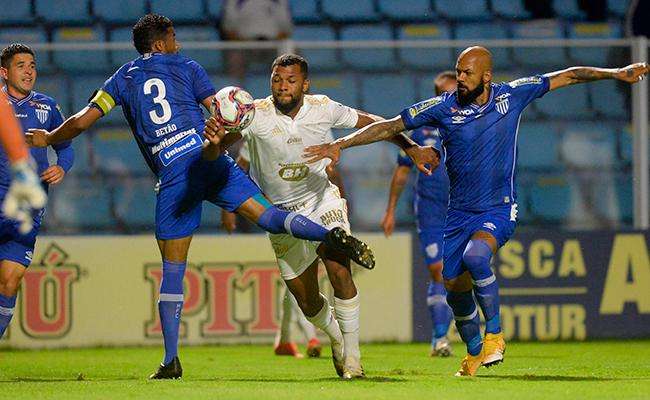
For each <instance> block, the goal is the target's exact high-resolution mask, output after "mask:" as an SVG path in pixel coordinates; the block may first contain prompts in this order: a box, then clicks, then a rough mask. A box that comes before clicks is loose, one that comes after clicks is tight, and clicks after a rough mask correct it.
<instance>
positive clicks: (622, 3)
mask: <svg viewBox="0 0 650 400" xmlns="http://www.w3.org/2000/svg"><path fill="white" fill-rule="evenodd" d="M629 7H630V0H607V9H608V11H609V12H610V13H612V14H614V15H615V16H617V17H625V15H626V13H627V10H628V8H629Z"/></svg>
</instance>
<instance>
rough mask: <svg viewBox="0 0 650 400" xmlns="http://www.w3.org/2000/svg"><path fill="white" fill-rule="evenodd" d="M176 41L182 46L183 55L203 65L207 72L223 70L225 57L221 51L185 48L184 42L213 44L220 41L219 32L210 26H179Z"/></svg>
mask: <svg viewBox="0 0 650 400" xmlns="http://www.w3.org/2000/svg"><path fill="white" fill-rule="evenodd" d="M176 39H177V40H178V43H179V44H180V46H181V54H183V55H185V56H187V57H189V58H191V59H193V60H194V61H196V62H198V63H199V64H201V66H202V67H203V68H205V69H206V70H207V71H220V70H222V69H223V56H222V54H221V53H222V52H221V51H220V50H206V49H195V50H192V49H188V48H185V49H184V48H183V42H208V41H210V42H212V41H217V40H219V34H218V33H217V30H216V29H215V28H213V27H210V26H179V27H177V28H176Z"/></svg>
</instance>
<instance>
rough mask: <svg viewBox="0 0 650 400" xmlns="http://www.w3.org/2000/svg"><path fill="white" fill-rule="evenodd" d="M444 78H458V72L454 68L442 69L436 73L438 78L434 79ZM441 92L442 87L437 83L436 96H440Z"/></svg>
mask: <svg viewBox="0 0 650 400" xmlns="http://www.w3.org/2000/svg"><path fill="white" fill-rule="evenodd" d="M442 78H447V79H453V80H456V73H455V72H454V71H452V70H447V71H442V72H441V73H439V74H438V75H436V78H435V79H434V80H435V81H437V80H438V79H442ZM441 94H442V89H440V88H439V87H438V85H436V96H440V95H441Z"/></svg>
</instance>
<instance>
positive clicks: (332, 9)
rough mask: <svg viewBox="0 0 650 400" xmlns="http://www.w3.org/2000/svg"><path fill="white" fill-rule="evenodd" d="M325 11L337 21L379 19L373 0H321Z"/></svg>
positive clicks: (370, 20)
mask: <svg viewBox="0 0 650 400" xmlns="http://www.w3.org/2000/svg"><path fill="white" fill-rule="evenodd" d="M321 6H322V9H323V13H324V14H325V15H326V16H327V17H328V18H330V19H332V20H333V21H337V22H373V21H378V20H379V14H378V13H377V10H376V9H375V3H374V1H373V0H356V1H355V2H354V3H350V1H349V0H321Z"/></svg>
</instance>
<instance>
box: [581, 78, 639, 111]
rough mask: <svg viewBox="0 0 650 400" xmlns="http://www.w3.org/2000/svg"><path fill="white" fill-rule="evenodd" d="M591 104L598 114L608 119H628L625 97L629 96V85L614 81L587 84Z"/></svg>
mask: <svg viewBox="0 0 650 400" xmlns="http://www.w3.org/2000/svg"><path fill="white" fill-rule="evenodd" d="M589 92H590V93H591V104H592V106H593V108H594V110H596V111H597V112H598V113H599V114H601V115H603V116H605V117H607V118H609V119H622V120H625V121H630V120H631V116H630V110H629V106H626V102H625V99H626V98H628V99H629V98H631V95H632V93H631V90H630V87H629V85H627V84H621V83H618V82H616V81H611V80H608V81H601V82H593V83H591V84H590V85H589Z"/></svg>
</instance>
